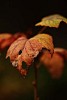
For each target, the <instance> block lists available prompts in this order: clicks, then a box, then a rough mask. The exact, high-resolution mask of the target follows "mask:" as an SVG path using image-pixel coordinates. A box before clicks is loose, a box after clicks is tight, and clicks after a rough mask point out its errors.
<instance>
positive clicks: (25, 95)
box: [0, 0, 67, 100]
mask: <svg viewBox="0 0 67 100" xmlns="http://www.w3.org/2000/svg"><path fill="white" fill-rule="evenodd" d="M51 14H61V15H63V16H64V17H67V3H66V1H65V0H40V1H38V0H36V1H35V0H28V1H26V0H19V1H16V0H13V1H12V0H10V1H8V0H5V1H3V0H2V1H0V33H4V32H8V33H12V34H14V33H16V32H25V31H27V30H28V29H32V31H33V33H32V34H33V35H35V34H36V32H37V31H38V30H39V28H37V27H35V26H34V25H35V23H37V22H39V21H40V20H41V18H43V17H45V16H47V15H51ZM45 31H46V33H48V32H49V34H50V35H52V36H53V39H54V44H55V47H62V48H65V49H67V25H66V24H65V23H61V24H60V26H59V28H58V29H55V28H53V29H50V28H49V29H47V30H45ZM6 51H7V49H5V50H3V51H2V52H1V53H0V100H34V92H33V86H32V81H33V80H34V69H33V66H31V68H30V71H29V74H28V76H27V77H26V79H23V77H22V76H21V75H20V73H19V72H18V71H17V70H16V69H15V68H13V67H12V65H11V63H10V61H9V59H7V60H6V59H5V56H6ZM38 91H39V96H40V100H67V62H66V63H65V67H64V71H63V75H62V77H61V78H60V79H59V80H55V79H52V78H51V77H50V75H49V73H48V72H47V70H46V69H45V68H44V67H43V65H42V66H41V67H40V69H39V79H38Z"/></svg>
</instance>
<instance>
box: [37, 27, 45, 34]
mask: <svg viewBox="0 0 67 100" xmlns="http://www.w3.org/2000/svg"><path fill="white" fill-rule="evenodd" d="M45 29H46V26H44V27H43V28H42V29H41V30H40V31H39V32H38V33H42V32H43V31H44V30H45Z"/></svg>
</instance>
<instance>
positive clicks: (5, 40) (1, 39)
mask: <svg viewBox="0 0 67 100" xmlns="http://www.w3.org/2000/svg"><path fill="white" fill-rule="evenodd" d="M22 35H23V34H21V33H16V34H14V35H12V34H10V33H2V34H0V51H1V50H3V49H4V48H6V47H8V46H10V44H11V43H12V42H14V41H15V40H16V39H17V38H18V37H21V36H22Z"/></svg>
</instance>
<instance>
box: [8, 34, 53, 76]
mask: <svg viewBox="0 0 67 100" xmlns="http://www.w3.org/2000/svg"><path fill="white" fill-rule="evenodd" d="M43 48H46V49H47V50H49V51H50V53H51V54H53V40H52V37H51V36H50V35H47V34H38V35H36V36H34V37H32V38H30V39H27V38H26V37H21V38H18V39H17V40H16V41H15V42H14V43H13V44H12V45H11V46H10V48H9V49H8V51H7V57H8V56H9V57H10V60H11V62H12V64H13V65H14V66H16V67H17V69H18V70H19V71H20V73H21V74H22V75H26V74H27V70H26V69H24V68H23V66H22V63H23V62H25V63H26V64H27V69H28V68H29V66H30V65H31V64H32V62H33V61H34V58H35V57H37V56H38V54H39V52H41V50H42V49H43ZM20 50H21V53H20V54H19V52H20Z"/></svg>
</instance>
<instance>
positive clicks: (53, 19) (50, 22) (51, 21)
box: [35, 14, 67, 28]
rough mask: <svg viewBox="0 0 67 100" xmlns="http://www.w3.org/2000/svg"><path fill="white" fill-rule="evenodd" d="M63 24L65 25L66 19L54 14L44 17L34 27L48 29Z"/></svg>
mask: <svg viewBox="0 0 67 100" xmlns="http://www.w3.org/2000/svg"><path fill="white" fill-rule="evenodd" d="M62 21H63V22H65V23H66V24H67V18H65V17H63V16H61V15H59V14H54V15H50V16H46V17H44V18H42V20H41V22H39V23H37V24H35V26H49V27H56V28H58V27H59V24H60V22H62Z"/></svg>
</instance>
